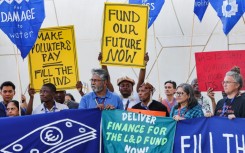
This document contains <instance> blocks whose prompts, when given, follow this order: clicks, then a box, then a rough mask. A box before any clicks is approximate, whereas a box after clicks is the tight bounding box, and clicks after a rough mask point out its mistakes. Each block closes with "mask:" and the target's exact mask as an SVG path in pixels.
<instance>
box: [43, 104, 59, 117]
mask: <svg viewBox="0 0 245 153" xmlns="http://www.w3.org/2000/svg"><path fill="white" fill-rule="evenodd" d="M43 107H44V109H45V114H47V113H48V112H49V111H48V109H47V108H46V107H45V105H44V104H43ZM52 108H53V112H55V110H56V109H58V108H57V107H56V104H55V103H54V106H53V107H52ZM52 108H51V109H52Z"/></svg>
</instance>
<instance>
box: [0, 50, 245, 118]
mask: <svg viewBox="0 0 245 153" xmlns="http://www.w3.org/2000/svg"><path fill="white" fill-rule="evenodd" d="M98 60H99V61H100V60H102V54H101V53H100V54H99V57H98ZM144 60H145V64H146V65H147V62H148V61H149V57H148V54H147V53H146V54H145V57H144ZM145 73H146V69H145V68H141V69H140V72H139V77H138V80H137V83H136V82H135V80H133V79H132V78H130V77H128V76H123V77H120V78H118V79H117V85H118V88H119V91H120V93H115V92H114V87H113V85H112V83H111V81H110V77H112V76H110V74H109V71H108V68H107V66H105V65H103V66H102V68H97V69H92V71H91V79H90V82H91V89H92V90H93V91H92V92H89V93H86V94H85V93H83V90H82V89H83V84H82V83H81V81H78V82H77V84H76V87H77V90H78V92H79V93H80V95H81V100H80V103H77V102H76V100H75V99H74V97H73V96H72V95H71V94H68V93H66V91H65V90H59V91H57V90H56V86H55V85H54V84H52V83H47V84H43V86H42V87H41V89H40V90H39V93H40V104H39V105H38V106H37V107H36V108H33V101H34V95H35V93H36V91H35V90H34V89H33V88H31V86H30V85H29V87H28V93H29V96H30V97H29V102H28V103H27V102H26V98H25V96H22V98H21V101H20V102H19V101H17V100H13V97H14V95H15V85H14V84H13V83H12V82H11V81H5V82H3V83H2V84H1V86H0V92H1V96H2V99H3V101H1V102H0V117H8V116H22V115H30V114H43V113H51V112H58V111H61V110H64V109H92V108H98V109H100V110H104V109H107V110H108V109H109V110H113V109H122V110H129V108H130V109H140V110H149V111H160V112H165V115H166V116H167V117H172V118H173V119H174V120H176V121H179V120H184V119H191V118H197V117H203V116H205V117H212V116H221V117H228V118H229V119H233V118H236V117H237V118H243V117H245V94H243V93H242V92H241V91H240V90H241V88H242V87H243V78H242V76H241V74H240V68H239V67H236V66H235V67H233V68H231V70H230V71H228V72H227V73H226V75H225V76H224V80H223V82H222V85H223V88H224V91H223V92H224V94H223V98H222V99H220V100H219V101H218V102H217V103H216V101H215V98H214V94H215V93H214V92H213V89H212V88H208V90H207V97H208V98H207V97H205V96H203V95H202V93H201V91H200V90H199V88H198V80H197V78H195V79H193V80H192V82H191V84H188V83H182V84H179V85H177V84H176V82H175V81H172V80H169V81H166V82H165V83H164V88H165V90H164V92H165V95H166V98H165V99H162V98H159V99H158V100H155V99H153V98H152V97H153V93H154V91H155V88H154V87H153V86H152V84H151V83H150V82H145ZM135 84H136V88H135V90H134V86H135Z"/></svg>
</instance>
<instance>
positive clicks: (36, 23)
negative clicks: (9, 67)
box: [0, 0, 45, 58]
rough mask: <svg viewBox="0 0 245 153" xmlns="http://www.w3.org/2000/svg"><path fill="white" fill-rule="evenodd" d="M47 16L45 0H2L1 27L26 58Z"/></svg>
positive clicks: (0, 2)
mask: <svg viewBox="0 0 245 153" xmlns="http://www.w3.org/2000/svg"><path fill="white" fill-rule="evenodd" d="M44 18H45V11H44V1H43V0H0V29H1V30H2V31H3V32H4V33H5V34H6V35H7V36H8V37H9V39H10V40H11V41H12V42H13V43H14V44H15V45H16V46H17V48H18V49H19V50H20V52H21V56H22V58H25V57H26V56H27V55H28V53H29V52H30V50H31V48H32V46H33V45H34V43H35V42H36V39H37V36H38V31H39V29H40V27H41V25H42V22H43V20H44Z"/></svg>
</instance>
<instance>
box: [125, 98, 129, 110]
mask: <svg viewBox="0 0 245 153" xmlns="http://www.w3.org/2000/svg"><path fill="white" fill-rule="evenodd" d="M128 105H129V100H128V101H127V103H126V106H125V110H127V109H128Z"/></svg>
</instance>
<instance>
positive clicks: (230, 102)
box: [214, 96, 245, 118]
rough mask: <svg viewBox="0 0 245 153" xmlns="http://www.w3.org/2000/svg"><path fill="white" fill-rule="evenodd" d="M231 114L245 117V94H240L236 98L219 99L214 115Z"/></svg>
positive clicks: (225, 115)
mask: <svg viewBox="0 0 245 153" xmlns="http://www.w3.org/2000/svg"><path fill="white" fill-rule="evenodd" d="M229 114H234V115H235V116H236V117H241V118H245V97H244V96H238V97H235V98H234V99H229V98H223V99H221V100H219V101H218V103H217V105H216V109H215V112H214V115H215V116H223V117H227V116H228V115H229Z"/></svg>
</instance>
